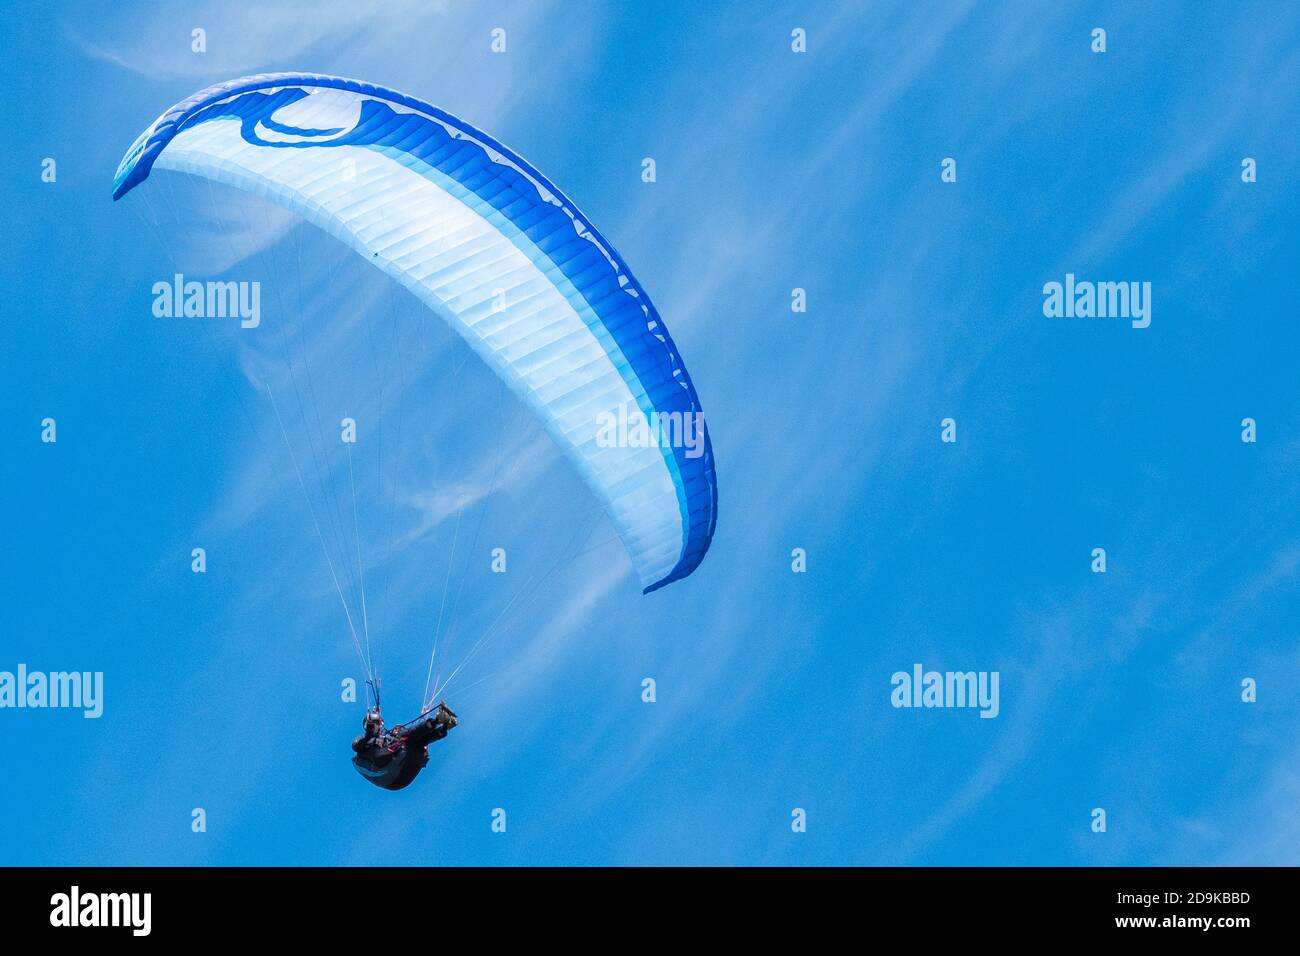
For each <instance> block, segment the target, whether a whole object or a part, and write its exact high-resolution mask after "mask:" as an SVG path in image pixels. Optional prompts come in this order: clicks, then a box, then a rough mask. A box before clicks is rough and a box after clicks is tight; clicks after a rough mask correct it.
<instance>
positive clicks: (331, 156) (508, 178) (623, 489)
mask: <svg viewBox="0 0 1300 956" xmlns="http://www.w3.org/2000/svg"><path fill="white" fill-rule="evenodd" d="M155 168H157V169H168V170H176V171H182V172H186V173H190V174H193V175H196V176H201V177H206V178H208V179H210V180H213V181H216V182H221V183H225V184H228V185H231V186H234V187H236V188H239V189H242V190H246V191H248V192H251V193H254V194H256V195H258V196H261V197H264V198H266V199H269V200H271V201H272V202H275V203H278V204H280V205H282V206H284V207H287V208H288V209H290V210H292V211H293V212H296V213H297V214H299V215H301V216H302V217H303V218H304V219H306V220H307V221H309V222H312V223H314V224H315V225H317V226H319V227H320V228H321V229H323V230H325V231H326V232H328V233H330V234H331V235H333V236H335V237H336V238H338V239H339V240H341V241H342V242H344V243H346V244H348V245H350V246H351V247H352V248H353V249H354V250H356V251H357V252H358V253H359V254H360V255H361V256H362V257H363V258H364V259H365V260H366V261H367V262H370V263H371V264H372V265H373V266H374V267H375V268H377V269H379V270H382V271H383V272H384V273H385V274H387V275H388V276H390V277H391V278H392V279H393V280H395V281H396V282H398V283H400V284H401V285H402V286H403V287H405V288H406V289H408V290H409V291H410V292H412V293H413V294H414V295H415V296H416V297H417V298H418V299H419V300H420V301H422V302H423V303H424V304H425V305H427V306H428V308H429V309H431V310H432V311H433V312H434V313H436V314H437V315H438V316H440V317H441V318H442V319H443V320H444V321H445V322H446V323H447V324H448V325H449V326H450V327H451V328H453V329H454V330H455V331H456V332H457V333H458V334H459V335H460V336H461V337H462V338H463V339H464V340H465V342H467V343H468V344H469V346H470V347H471V348H472V349H473V350H474V351H475V352H476V353H477V354H478V355H479V356H480V357H481V358H482V359H483V361H484V362H485V363H487V365H488V366H489V367H490V368H491V369H493V370H494V372H495V373H496V375H497V376H499V378H500V379H501V380H502V381H503V382H504V383H505V384H506V385H507V386H508V387H509V389H510V390H511V391H513V392H514V393H515V394H516V395H517V396H518V397H519V398H520V399H521V400H522V401H523V402H524V403H525V404H526V405H527V406H528V408H530V409H531V411H532V413H533V414H534V416H535V417H536V419H537V421H538V422H539V423H540V424H541V425H542V426H543V427H544V428H545V430H546V431H547V432H548V433H549V435H550V436H551V438H552V439H553V440H554V441H555V442H556V444H557V445H558V446H559V447H560V449H561V450H562V451H563V452H564V453H565V455H566V456H567V457H568V458H569V460H570V461H571V462H572V464H573V465H574V467H575V468H576V469H577V470H578V472H579V473H580V474H581V475H582V477H583V478H584V480H585V481H586V483H587V485H588V486H589V487H590V488H591V490H592V491H593V492H594V493H595V495H596V496H597V497H598V498H599V499H600V501H601V502H602V504H603V505H604V507H605V510H606V512H607V514H608V515H609V518H610V520H611V521H612V523H613V525H614V527H615V528H616V529H617V531H618V535H619V537H620V538H621V539H622V541H623V544H624V546H625V548H626V550H627V552H628V554H629V556H630V558H631V561H632V566H633V568H634V570H635V571H636V573H637V575H638V576H639V578H640V582H641V586H642V590H643V593H647V594H648V593H650V592H653V591H656V590H658V589H660V588H663V587H665V586H666V585H668V584H671V583H673V582H675V581H679V580H681V579H683V578H685V577H687V576H688V575H690V574H691V573H692V572H693V571H694V570H695V569H696V568H697V567H698V566H699V564H700V562H701V561H702V560H703V558H704V555H705V553H706V552H707V551H708V549H709V544H710V542H711V540H712V538H713V533H714V527H715V522H716V516H717V501H718V498H717V484H716V478H715V474H714V462H713V451H712V445H711V443H710V440H709V436H708V432H707V429H705V427H704V424H703V412H702V409H701V406H700V401H699V397H698V395H697V394H696V390H695V386H694V384H693V383H692V381H691V377H690V375H689V374H688V373H687V371H686V368H685V365H684V364H683V363H682V360H681V356H680V355H679V353H678V350H677V346H676V345H675V343H674V342H673V339H672V337H671V336H670V335H669V334H668V330H667V329H666V328H665V327H664V324H663V321H662V319H661V318H660V317H659V314H658V312H657V311H656V309H655V307H654V306H653V304H652V303H651V302H650V299H649V297H648V296H647V294H646V293H645V291H644V290H643V289H642V288H641V286H640V285H639V283H638V282H637V281H636V279H635V278H634V277H633V276H632V274H631V271H630V270H629V269H628V267H627V265H626V263H625V262H624V261H623V259H622V258H621V257H620V256H619V254H618V252H616V251H615V249H614V248H613V246H612V245H610V243H609V242H608V241H606V239H605V238H604V237H603V236H602V235H601V234H600V232H599V231H598V230H597V229H596V228H595V227H594V226H593V225H592V224H591V223H590V222H589V221H588V220H587V219H586V217H585V216H583V215H582V213H581V212H579V211H578V209H577V208H576V206H575V205H574V204H573V203H572V202H571V201H570V200H569V199H568V198H567V197H566V196H565V195H564V194H563V193H562V192H561V191H560V190H559V189H558V188H556V187H555V186H554V185H553V184H552V183H551V182H550V181H549V180H548V179H546V178H545V177H544V176H543V175H542V174H541V173H540V172H538V171H537V170H536V169H534V168H533V167H532V166H531V165H530V164H529V163H527V162H526V161H525V160H524V159H522V158H521V157H520V156H518V155H517V154H516V153H514V152H512V151H511V150H510V149H508V148H507V147H505V146H503V145H502V144H501V143H499V142H497V141H496V140H495V139H493V138H492V137H491V136H488V135H487V134H486V133H483V132H481V131H479V130H477V129H475V128H474V127H473V126H470V125H469V124H468V123H465V122H464V121H462V120H460V119H458V118H456V117H454V116H452V115H450V114H448V113H446V112H444V111H443V110H440V109H438V108H437V107H435V106H432V105H430V104H428V103H425V102H423V101H421V100H418V99H415V98H414V97H410V96H407V95H405V94H403V93H399V92H397V91H394V90H390V89H386V88H384V87H382V86H376V85H373V84H370V83H364V82H359V81H356V80H349V79H342V78H339V77H331V76H321V75H314V74H264V75H257V76H249V77H244V78H241V79H237V80H231V81H229V82H226V83H221V84H218V85H215V86H211V87H208V88H207V89H204V90H202V91H200V92H198V93H196V94H194V95H193V96H191V97H189V98H188V99H186V100H184V101H182V102H180V103H178V104H177V105H175V106H173V107H172V108H171V109H169V110H167V111H166V112H165V113H163V114H162V116H160V117H159V118H158V119H157V120H156V121H155V122H154V123H152V124H151V125H150V126H149V127H148V128H147V129H146V130H145V131H144V132H143V133H142V134H141V135H140V136H139V137H138V138H137V139H136V141H135V143H134V144H133V145H132V146H131V148H130V149H129V150H128V151H127V153H126V155H125V157H124V158H123V160H122V162H121V165H120V166H119V168H118V170H117V174H116V177H115V179H114V185H113V198H114V199H115V200H116V199H121V198H122V197H124V196H126V195H127V194H128V193H129V192H131V190H133V189H135V188H137V187H138V186H140V185H141V184H142V183H143V182H144V181H145V180H146V179H147V178H148V177H149V175H150V172H151V171H152V170H153V169H155ZM629 418H634V419H637V420H638V421H644V422H649V423H652V425H654V426H660V425H662V424H663V423H665V422H668V423H675V427H654V428H651V429H650V430H648V431H647V430H644V429H643V430H642V431H641V432H640V433H639V434H643V435H645V434H648V435H652V436H653V440H637V441H629V440H617V434H616V430H615V429H611V428H610V427H609V423H610V422H626V421H628V419H629ZM624 431H627V429H624ZM611 434H614V435H615V439H614V440H611V438H610V435H611ZM349 626H351V621H349ZM353 636H354V639H355V631H354V635H353ZM371 676H372V677H373V675H371ZM376 703H377V701H376ZM425 718H428V719H425ZM425 718H422V722H420V723H418V724H412V725H411V726H410V727H408V728H406V730H407V731H409V732H410V736H408V741H410V740H415V739H417V738H416V736H415V731H414V728H415V727H417V726H418V727H419V728H420V730H419V734H420V739H422V738H423V736H424V735H425V734H432V735H433V736H431V737H430V738H429V739H430V740H434V739H441V737H442V736H445V735H446V731H447V730H448V729H450V728H451V727H454V726H455V723H456V720H455V716H454V715H451V713H450V711H445V709H440V710H438V711H437V712H436V713H435V714H434V715H433V716H432V717H430V716H429V715H428V714H426V715H425ZM380 736H382V734H379V733H376V734H375V735H372V738H373V739H378V738H379V737H380ZM369 746H370V745H369V744H367V745H365V746H364V747H363V749H366V748H368V747H369ZM408 746H409V744H408ZM422 746H423V745H419V746H417V747H416V748H415V751H414V754H415V757H416V758H418V756H419V750H420V747H422ZM358 754H360V751H358ZM358 759H359V758H358ZM425 759H427V757H426V758H425ZM415 763H419V760H418V759H415ZM420 766H423V764H422V763H421V764H420ZM358 769H359V770H360V769H361V767H360V765H358ZM362 772H363V774H365V771H362ZM416 772H418V767H417V768H416ZM411 777H412V778H413V777H414V773H412V774H411ZM409 782H410V781H409V780H407V781H406V783H409ZM381 785H382V784H381ZM402 785H403V786H404V785H405V784H402Z"/></svg>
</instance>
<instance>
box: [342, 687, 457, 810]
mask: <svg viewBox="0 0 1300 956" xmlns="http://www.w3.org/2000/svg"><path fill="white" fill-rule="evenodd" d="M456 724H457V719H456V715H455V714H453V713H452V712H451V708H449V707H448V706H447V704H446V702H442V703H440V704H438V707H437V709H436V710H434V711H432V712H431V713H427V714H422V715H421V716H419V717H418V718H416V719H415V720H413V721H412V722H411V723H409V724H406V725H398V726H396V727H393V728H391V729H388V728H385V727H384V718H383V716H382V715H381V714H380V712H379V708H378V707H377V706H376V707H375V708H374V709H373V710H368V711H366V716H365V718H364V719H363V720H362V722H361V727H362V733H361V736H360V737H357V738H356V739H355V740H353V741H352V750H353V752H354V753H355V754H356V756H355V757H353V758H352V765H353V766H354V767H356V768H357V773H359V774H361V776H363V777H365V778H366V779H367V780H369V781H370V782H371V783H373V784H374V785H375V786H376V787H382V788H383V789H384V790H401V789H403V788H405V787H408V786H410V785H411V782H412V781H413V780H415V777H416V775H417V774H418V773H419V772H420V771H421V770H423V769H424V768H425V767H426V766H427V765H428V763H429V744H431V743H434V742H436V741H439V740H442V738H444V737H446V736H447V732H448V731H450V730H451V729H452V728H453V727H455V726H456Z"/></svg>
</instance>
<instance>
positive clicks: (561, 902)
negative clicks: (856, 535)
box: [0, 868, 1300, 945]
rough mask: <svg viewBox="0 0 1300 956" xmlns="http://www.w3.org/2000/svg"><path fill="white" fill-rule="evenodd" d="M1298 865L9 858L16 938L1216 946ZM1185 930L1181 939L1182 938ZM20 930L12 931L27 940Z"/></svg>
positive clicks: (1270, 913)
mask: <svg viewBox="0 0 1300 956" xmlns="http://www.w3.org/2000/svg"><path fill="white" fill-rule="evenodd" d="M1298 884H1300V881H1298V880H1297V870H1295V869H1282V868H1277V869H1244V868H1242V869H1238V868H1142V869H1120V868H1095V869H1076V868H1059V869H1058V868H1016V869H993V868H989V869H981V868H952V869H949V868H927V869H920V868H916V869H910V868H909V869H902V868H898V869H895V868H861V869H848V868H846V869H838V868H818V869H811V868H810V869H721V868H719V869H703V868H701V869H672V868H664V869H631V868H629V869H618V868H611V869H581V868H575V869H554V868H536V869H529V868H524V869H447V868H427V869H329V868H319V869H317V868H193V869H188V868H102V869H101V868H84V869H78V868H31V869H27V868H17V869H0V926H3V927H4V932H5V933H6V935H9V934H14V933H20V934H22V935H23V936H26V935H28V934H31V933H40V934H42V935H44V934H50V935H51V936H59V935H67V934H71V933H75V934H77V935H78V937H79V938H81V939H82V940H83V941H84V942H90V941H91V938H92V936H95V937H103V938H105V939H107V938H108V937H110V936H116V937H120V938H131V937H136V938H154V939H164V940H170V941H182V940H185V941H188V940H197V941H201V942H204V943H205V944H206V943H212V942H216V941H232V942H239V941H246V940H251V941H263V940H268V939H272V940H273V939H276V938H281V937H282V938H286V939H287V938H292V939H294V940H295V941H306V940H312V939H320V940H322V941H324V942H334V943H345V942H358V943H361V942H365V941H367V940H369V941H372V942H373V941H375V940H376V939H384V938H387V936H388V934H389V933H391V932H399V933H402V934H406V933H408V932H409V931H410V929H411V927H412V926H419V925H424V924H426V923H427V924H428V926H427V929H428V931H429V933H430V934H431V935H432V936H440V935H441V930H440V929H439V926H438V924H439V923H440V922H442V921H445V922H446V923H447V924H448V925H451V924H457V925H459V926H460V927H461V928H468V927H473V926H478V927H479V928H480V929H483V928H487V927H490V928H491V930H492V932H493V939H494V941H495V942H499V940H500V937H501V936H503V935H504V936H507V937H508V936H510V935H511V933H516V932H517V933H520V934H521V938H528V937H529V936H533V937H535V936H536V934H537V933H538V932H539V931H542V930H541V927H543V926H549V927H551V929H550V930H547V931H546V932H547V933H552V932H555V931H556V930H557V929H558V927H559V926H560V924H562V925H563V939H557V942H574V941H577V940H580V939H582V938H584V937H586V938H591V939H594V940H602V941H604V942H605V943H607V944H611V945H612V944H614V943H616V941H617V938H618V937H617V935H615V936H611V935H610V934H611V933H615V934H617V932H618V927H619V926H620V925H623V926H626V931H627V932H628V933H631V934H632V936H633V937H639V936H640V935H641V934H643V933H649V934H651V935H652V936H653V937H656V938H660V939H661V940H662V939H663V937H661V936H659V934H661V933H663V932H664V931H665V930H671V929H677V928H680V929H681V930H682V931H684V932H685V931H689V932H691V933H701V932H703V933H705V934H708V933H710V932H712V933H722V934H726V935H727V936H728V937H730V938H732V939H735V938H738V937H745V936H751V935H752V936H755V937H759V938H761V937H762V936H763V935H764V934H766V933H768V932H770V931H778V930H781V929H783V928H784V929H787V930H788V931H793V932H797V931H798V930H799V927H800V926H804V927H805V928H812V927H816V929H817V932H818V934H819V935H820V934H822V933H825V932H827V931H833V930H835V929H837V928H842V929H843V930H845V931H847V932H851V933H852V934H853V937H854V938H858V939H869V938H873V934H875V933H876V932H886V931H887V932H890V933H891V934H892V933H896V932H898V931H903V932H904V933H907V934H916V936H917V939H918V940H920V939H925V940H927V941H933V940H936V939H965V940H970V941H976V940H980V941H985V942H987V941H990V940H1001V939H1012V940H1015V939H1037V940H1043V939H1062V940H1073V939H1076V938H1082V937H1095V936H1098V935H1107V936H1111V937H1122V936H1134V937H1141V938H1144V939H1148V940H1150V939H1153V938H1161V937H1164V938H1169V939H1179V940H1184V939H1186V938H1187V937H1189V936H1191V935H1197V934H1199V935H1200V936H1202V937H1205V938H1207V939H1214V940H1215V941H1216V942H1222V943H1229V944H1230V943H1231V942H1232V941H1234V940H1240V939H1243V938H1244V937H1243V934H1245V937H1250V936H1252V934H1254V935H1255V936H1258V934H1260V933H1261V932H1263V933H1265V934H1268V935H1272V934H1273V933H1276V932H1279V931H1285V930H1286V929H1287V928H1288V926H1289V925H1290V926H1294V920H1295V911H1296V909H1297V906H1296V901H1297V900H1300V894H1298V893H1297V889H1298ZM1171 934H1172V935H1171ZM11 938H12V937H11Z"/></svg>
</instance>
